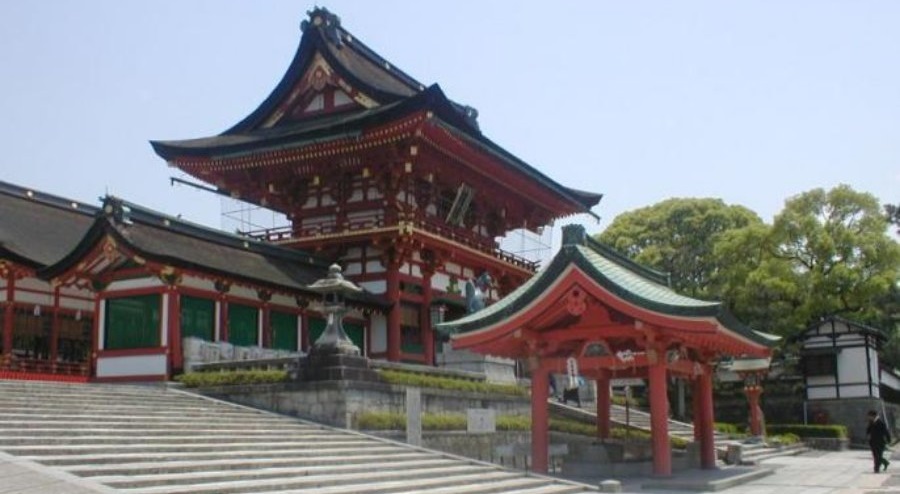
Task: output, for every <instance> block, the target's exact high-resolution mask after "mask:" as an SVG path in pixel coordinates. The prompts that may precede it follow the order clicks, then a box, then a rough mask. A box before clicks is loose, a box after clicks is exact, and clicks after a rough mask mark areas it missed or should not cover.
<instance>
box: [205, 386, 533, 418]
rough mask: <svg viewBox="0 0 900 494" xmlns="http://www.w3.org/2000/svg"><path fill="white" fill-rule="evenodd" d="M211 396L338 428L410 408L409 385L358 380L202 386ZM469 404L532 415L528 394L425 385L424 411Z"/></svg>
mask: <svg viewBox="0 0 900 494" xmlns="http://www.w3.org/2000/svg"><path fill="white" fill-rule="evenodd" d="M198 391H199V392H200V393H202V394H205V395H207V396H212V397H215V398H219V399H222V400H225V401H231V402H234V403H239V404H242V405H247V406H251V407H255V408H260V409H264V410H270V411H273V412H277V413H283V414H285V415H293V416H297V417H301V418H305V419H309V420H312V421H315V422H320V423H324V424H328V425H333V426H336V427H348V428H355V427H354V426H355V425H356V419H357V417H359V416H360V414H362V413H363V412H389V413H400V414H405V413H406V386H399V385H392V384H386V383H373V382H356V381H315V382H292V383H276V384H254V385H243V386H218V387H208V388H203V389H200V390H198ZM469 408H490V409H493V410H495V411H496V413H497V415H525V416H528V415H530V414H531V402H530V401H529V399H528V397H525V396H513V395H494V394H488V393H475V392H467V391H449V390H441V389H430V388H423V389H422V411H423V412H424V413H434V414H462V415H465V413H466V410H467V409H469Z"/></svg>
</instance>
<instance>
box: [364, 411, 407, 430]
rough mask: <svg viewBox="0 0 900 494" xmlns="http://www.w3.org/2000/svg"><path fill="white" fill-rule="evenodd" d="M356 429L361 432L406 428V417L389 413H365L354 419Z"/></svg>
mask: <svg viewBox="0 0 900 494" xmlns="http://www.w3.org/2000/svg"><path fill="white" fill-rule="evenodd" d="M356 427H357V428H359V429H363V430H372V431H391V430H403V429H405V428H406V416H405V415H403V414H399V413H389V412H366V413H363V414H360V415H359V416H357V417H356Z"/></svg>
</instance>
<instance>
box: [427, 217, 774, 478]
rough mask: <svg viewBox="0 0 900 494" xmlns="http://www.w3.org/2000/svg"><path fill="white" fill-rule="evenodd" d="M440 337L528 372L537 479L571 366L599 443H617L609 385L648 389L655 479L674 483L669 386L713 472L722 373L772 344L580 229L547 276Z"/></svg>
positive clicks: (567, 237)
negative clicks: (682, 385)
mask: <svg viewBox="0 0 900 494" xmlns="http://www.w3.org/2000/svg"><path fill="white" fill-rule="evenodd" d="M438 327H439V329H440V330H441V331H446V332H450V333H453V336H452V339H451V341H452V343H453V347H454V348H458V349H468V350H472V351H475V352H478V353H484V354H490V355H496V356H501V357H508V358H515V359H521V360H523V361H525V362H527V363H528V370H529V372H530V374H531V386H532V387H531V400H532V405H531V406H532V412H531V419H532V432H531V433H532V459H533V460H532V465H533V468H534V469H535V470H536V471H538V472H546V471H547V461H548V412H547V399H548V394H549V393H548V391H549V390H548V388H549V381H548V376H549V374H550V373H564V372H566V367H567V363H568V361H569V359H575V360H576V362H577V363H578V369H579V372H580V374H581V375H583V376H585V377H588V378H591V379H594V380H596V382H597V428H598V430H597V434H598V437H599V438H601V439H605V438H608V437H609V433H610V403H611V401H610V380H611V379H613V378H621V377H630V378H642V379H646V380H647V381H648V385H649V401H650V414H651V434H652V447H653V472H654V474H656V475H669V474H671V473H672V463H671V461H672V460H671V458H672V455H671V449H670V445H669V433H668V418H669V410H668V395H667V386H668V381H669V378H670V377H679V378H681V379H686V380H688V381H689V382H690V383H691V384H692V386H693V392H692V396H693V413H692V416H693V417H694V435H695V440H696V441H698V442H699V443H700V461H701V466H702V467H704V468H714V467H715V460H716V457H715V449H714V444H713V425H714V424H713V377H714V373H715V365H716V363H717V362H718V361H719V360H720V359H722V358H727V357H740V358H745V359H748V360H750V359H760V360H764V359H766V358H768V357H770V356H771V346H772V345H773V343H774V340H773V338H772V337H771V335H766V334H764V333H760V332H757V331H754V330H751V329H750V328H748V327H746V326H744V325H743V324H741V323H740V322H739V321H737V320H735V319H734V318H733V317H732V316H730V314H729V313H728V311H727V310H726V309H725V308H724V306H723V305H722V304H721V303H718V302H707V301H701V300H696V299H692V298H689V297H686V296H683V295H679V294H677V293H675V292H674V291H673V290H671V289H670V288H669V286H668V283H667V279H666V277H665V276H664V275H662V274H660V273H658V272H655V271H652V270H649V269H647V268H644V267H642V266H640V265H638V264H635V263H634V262H633V261H631V260H629V259H627V258H625V257H623V256H622V255H620V254H617V253H616V252H615V251H613V250H611V249H610V248H608V247H606V246H604V245H603V244H601V243H599V242H596V241H594V240H593V239H591V238H590V237H588V236H587V235H586V234H585V231H584V228H583V227H581V226H576V225H570V226H567V227H564V229H563V246H562V249H561V250H560V251H559V252H558V253H557V254H556V256H555V257H554V258H553V260H552V261H551V262H550V264H549V265H548V266H547V267H546V268H545V269H543V270H542V271H541V272H540V273H538V274H537V275H535V276H534V277H532V278H531V279H529V280H528V281H527V282H526V283H524V284H523V285H521V286H520V287H519V288H517V289H516V290H515V291H513V292H512V293H510V294H509V295H508V296H507V297H505V298H504V299H502V300H500V301H498V302H496V303H494V304H493V305H490V306H488V307H486V308H485V309H483V310H481V311H478V312H476V313H474V314H471V315H469V316H466V317H464V318H462V319H458V320H455V321H451V322H447V323H443V324H440V325H438ZM757 398H758V396H757ZM755 406H756V404H755V403H753V402H752V400H751V407H755ZM751 412H753V410H751ZM751 415H753V414H752V413H751ZM754 420H755V421H758V420H759V417H758V416H756V418H755V419H754ZM756 427H757V429H758V423H757V424H756Z"/></svg>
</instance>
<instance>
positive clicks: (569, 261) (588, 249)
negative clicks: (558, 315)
mask: <svg viewBox="0 0 900 494" xmlns="http://www.w3.org/2000/svg"><path fill="white" fill-rule="evenodd" d="M564 230H566V231H564V242H563V243H564V245H563V247H562V249H560V251H559V252H558V253H557V254H556V256H554V258H553V260H552V261H551V262H550V264H549V265H548V266H547V267H546V268H545V269H543V270H542V271H540V272H538V273H537V274H535V275H534V276H533V277H532V278H531V279H529V280H528V281H527V282H526V283H525V284H523V285H522V286H520V287H519V288H518V289H516V290H515V291H513V292H512V293H510V294H509V295H507V296H506V297H504V298H503V299H502V300H499V301H497V302H496V303H494V304H493V305H490V306H488V307H485V308H484V309H482V310H480V311H478V312H476V313H474V314H469V315H468V316H466V317H463V318H461V319H457V320H455V321H450V322H446V323H443V324H439V325H438V330H439V331H441V332H445V333H464V332H469V331H474V330H478V329H481V328H484V327H487V326H490V325H493V324H496V323H498V322H501V321H503V320H504V319H506V318H508V317H509V316H511V315H512V314H514V313H516V312H518V311H519V310H522V309H523V308H524V307H526V306H527V305H528V304H530V303H532V302H533V301H534V300H536V299H538V298H540V297H541V295H542V294H543V293H544V292H545V291H546V290H547V289H548V288H549V287H550V286H551V285H552V284H553V282H555V281H556V280H557V279H558V278H559V276H561V275H562V273H563V271H565V269H566V268H567V267H568V266H570V265H574V266H575V267H577V268H579V269H580V270H581V271H583V272H584V273H585V274H586V275H587V276H589V277H590V278H591V279H592V280H593V281H595V282H596V283H597V284H598V285H600V286H602V287H603V288H605V289H606V290H608V291H609V292H611V293H613V294H614V295H616V296H618V297H620V298H622V299H624V300H626V301H628V302H629V303H631V304H634V305H635V306H637V307H640V308H642V309H645V310H650V311H653V312H657V313H660V314H665V315H670V316H680V317H708V318H714V319H715V320H716V321H718V323H719V324H721V325H722V326H723V327H724V328H727V329H728V330H730V331H732V332H734V333H736V334H739V335H741V336H743V337H745V338H747V339H749V340H751V341H753V342H755V343H758V344H761V345H765V346H771V345H772V340H771V339H770V338H766V337H765V335H763V334H761V333H758V332H756V331H753V330H752V329H750V328H748V327H747V326H745V325H744V324H742V323H741V322H740V321H738V320H737V319H735V318H734V317H733V316H732V315H731V314H730V313H729V312H728V311H727V310H726V309H725V307H724V306H723V305H722V304H721V303H720V302H712V301H705V300H698V299H695V298H691V297H687V296H685V295H681V294H679V293H677V292H675V291H674V290H673V289H672V288H670V287H669V286H668V284H667V279H668V278H667V276H666V275H665V274H663V273H659V272H657V271H653V270H650V269H648V268H646V267H644V266H640V265H638V264H636V263H635V262H634V261H631V260H630V259H628V258H626V257H624V256H622V255H621V254H618V253H616V252H615V251H613V250H612V249H610V248H609V247H607V246H605V245H603V244H601V243H599V242H597V241H595V240H593V239H591V238H590V237H588V236H587V235H585V233H584V229H583V228H582V227H580V226H568V227H566V228H565V229H564Z"/></svg>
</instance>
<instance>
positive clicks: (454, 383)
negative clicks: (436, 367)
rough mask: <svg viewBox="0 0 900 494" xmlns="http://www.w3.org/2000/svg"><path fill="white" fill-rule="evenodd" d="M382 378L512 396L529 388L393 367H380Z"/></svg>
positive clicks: (407, 384) (453, 389)
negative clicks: (394, 368)
mask: <svg viewBox="0 0 900 494" xmlns="http://www.w3.org/2000/svg"><path fill="white" fill-rule="evenodd" d="M378 374H379V375H381V377H382V379H384V380H385V381H386V382H388V383H390V384H398V385H402V386H416V387H420V388H435V389H447V390H451V391H470V392H475V393H490V394H502V395H512V396H527V395H528V390H527V389H525V388H523V387H520V386H516V385H515V384H494V383H486V382H482V381H472V380H469V379H461V378H452V377H441V376H431V375H427V374H417V373H415V372H407V371H398V370H393V369H378Z"/></svg>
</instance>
